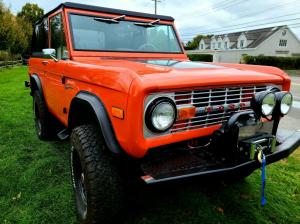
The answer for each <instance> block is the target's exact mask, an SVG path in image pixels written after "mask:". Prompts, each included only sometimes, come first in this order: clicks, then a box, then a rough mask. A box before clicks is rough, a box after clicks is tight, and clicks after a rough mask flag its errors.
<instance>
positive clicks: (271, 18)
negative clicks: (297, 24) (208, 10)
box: [184, 12, 300, 35]
mask: <svg viewBox="0 0 300 224" xmlns="http://www.w3.org/2000/svg"><path fill="white" fill-rule="evenodd" d="M293 15H300V13H299V12H297V13H291V14H287V15H281V16H277V17H269V18H262V19H261V20H274V19H278V18H282V17H287V16H293ZM255 22H257V20H255V21H249V22H246V23H239V24H235V25H230V26H226V27H225V28H230V27H236V26H240V25H246V24H251V23H255ZM272 23H276V21H274V22H272ZM222 28H224V27H222ZM216 29H217V28H212V29H208V30H204V31H205V32H211V31H214V30H216ZM202 32H203V31H202ZM193 34H195V33H185V34H184V35H193Z"/></svg>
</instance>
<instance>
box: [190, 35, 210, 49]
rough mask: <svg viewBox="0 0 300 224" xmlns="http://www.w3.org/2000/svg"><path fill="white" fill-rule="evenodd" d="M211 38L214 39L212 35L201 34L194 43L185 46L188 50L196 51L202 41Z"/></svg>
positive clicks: (195, 38) (194, 39)
mask: <svg viewBox="0 0 300 224" xmlns="http://www.w3.org/2000/svg"><path fill="white" fill-rule="evenodd" d="M211 37H212V35H201V34H199V35H197V36H195V37H194V38H193V40H192V41H188V42H187V44H186V45H185V49H186V50H194V49H196V48H198V46H199V43H200V41H201V40H202V39H204V38H211Z"/></svg>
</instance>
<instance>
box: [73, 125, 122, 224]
mask: <svg viewBox="0 0 300 224" xmlns="http://www.w3.org/2000/svg"><path fill="white" fill-rule="evenodd" d="M71 174H72V181H73V188H74V193H75V202H76V209H77V216H78V218H79V220H80V221H81V222H83V223H105V224H109V223H121V221H122V214H123V212H124V210H123V209H124V207H123V205H124V204H123V203H124V195H125V192H124V190H125V186H124V185H125V183H124V181H123V177H122V176H123V175H122V173H121V170H120V167H119V164H117V161H116V160H114V159H113V158H112V155H110V152H109V151H108V150H107V148H106V145H105V142H104V140H103V138H102V135H101V132H100V131H99V130H98V129H97V128H96V127H94V126H92V125H82V126H79V127H76V128H74V129H73V131H72V134H71Z"/></svg>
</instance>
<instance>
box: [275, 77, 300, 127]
mask: <svg viewBox="0 0 300 224" xmlns="http://www.w3.org/2000/svg"><path fill="white" fill-rule="evenodd" d="M290 75H291V79H292V87H291V93H292V94H293V99H294V102H293V107H292V109H291V111H290V112H289V114H288V115H287V116H285V117H284V118H282V119H281V121H280V124H279V129H286V130H291V131H296V130H300V76H299V75H298V76H297V75H293V74H291V73H290Z"/></svg>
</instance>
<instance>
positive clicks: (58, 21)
mask: <svg viewBox="0 0 300 224" xmlns="http://www.w3.org/2000/svg"><path fill="white" fill-rule="evenodd" d="M50 27H51V48H53V49H55V50H56V58H57V59H66V58H68V51H67V45H66V37H65V30H64V25H63V21H62V14H61V13H59V14H57V15H56V16H53V17H52V18H51V19H50Z"/></svg>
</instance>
